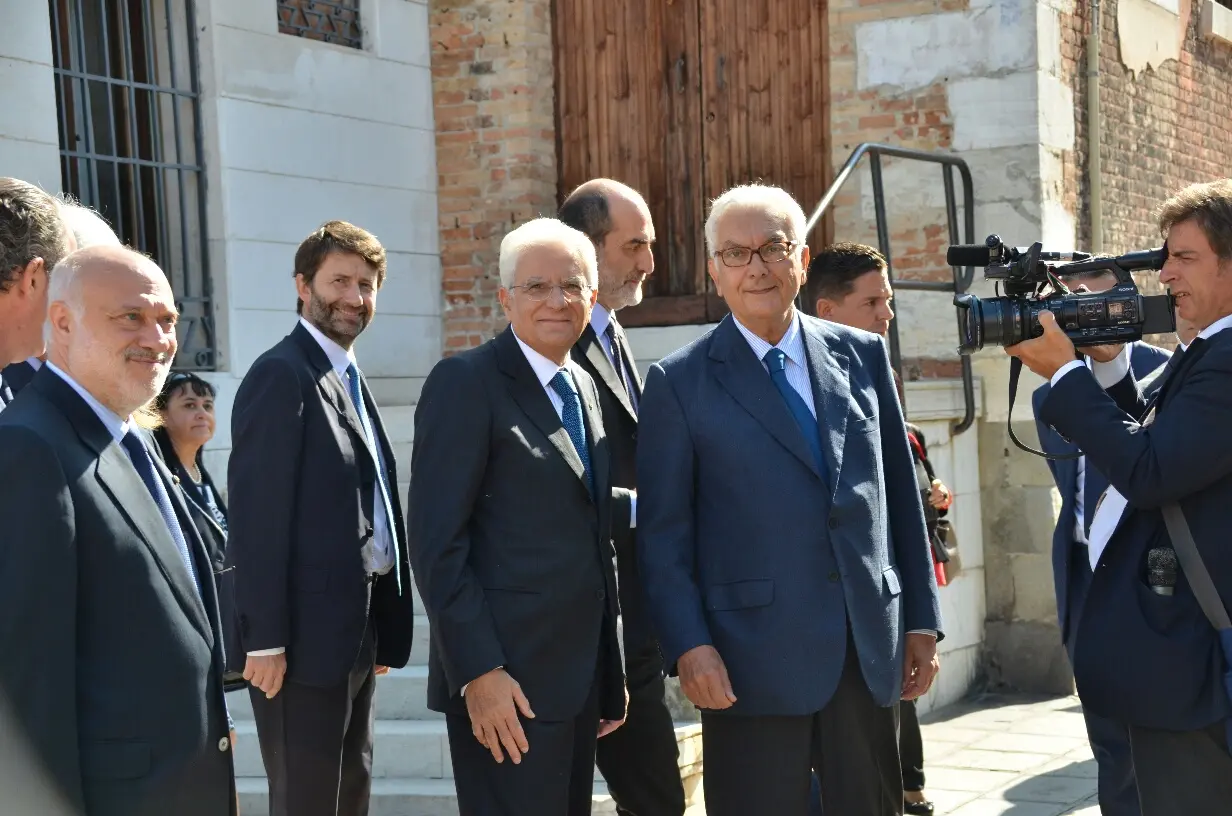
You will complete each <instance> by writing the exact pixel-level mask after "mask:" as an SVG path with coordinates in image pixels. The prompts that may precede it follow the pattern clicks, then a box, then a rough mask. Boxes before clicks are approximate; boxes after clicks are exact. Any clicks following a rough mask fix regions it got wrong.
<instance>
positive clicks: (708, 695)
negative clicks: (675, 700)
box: [676, 646, 736, 709]
mask: <svg viewBox="0 0 1232 816" xmlns="http://www.w3.org/2000/svg"><path fill="white" fill-rule="evenodd" d="M676 670H677V671H678V672H679V673H680V688H681V690H683V691H684V696H686V697H688V698H689V702H691V703H692V704H693V705H695V706H697V707H698V708H712V709H723V708H731V706H732V703H734V702H736V695H735V694H733V693H732V687H731V680H729V679H727V666H725V665H723V658H721V657H719V653H718V651H717V650H716V649H715V648H714V647H713V646H695V647H693V648H692V649H690V650H689V651H687V652H685V653H684V654H683V655H681V657H680V659H679V660H678V661H676Z"/></svg>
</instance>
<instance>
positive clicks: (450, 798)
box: [236, 778, 692, 816]
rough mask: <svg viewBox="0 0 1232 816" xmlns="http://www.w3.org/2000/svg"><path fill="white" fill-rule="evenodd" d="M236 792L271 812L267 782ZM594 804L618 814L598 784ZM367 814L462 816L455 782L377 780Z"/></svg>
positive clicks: (250, 806)
mask: <svg viewBox="0 0 1232 816" xmlns="http://www.w3.org/2000/svg"><path fill="white" fill-rule="evenodd" d="M236 788H237V789H238V790H239V795H240V812H241V813H243V814H259V813H268V812H269V804H268V789H267V787H266V784H265V780H264V779H252V778H247V779H237V780H236ZM592 801H593V803H594V804H593V806H592V810H591V813H593V814H595V815H596V816H604V814H614V813H615V812H616V803H615V802H613V801H612V797H611V796H609V795H608V793H607V788H606V787H605V786H604V785H603V784H602V783H596V784H595V791H594V795H593V800H592ZM368 812H369V814H370V816H459V813H458V802H457V794H456V792H455V790H454V786H453V780H452V779H374V780H372V801H371V806H370V810H369V811H368ZM528 816H529V815H528ZM690 816H692V815H691V814H690Z"/></svg>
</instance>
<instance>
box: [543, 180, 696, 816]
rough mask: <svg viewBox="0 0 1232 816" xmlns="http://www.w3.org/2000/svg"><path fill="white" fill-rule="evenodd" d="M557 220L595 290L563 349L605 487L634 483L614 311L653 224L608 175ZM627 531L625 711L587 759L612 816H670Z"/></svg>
mask: <svg viewBox="0 0 1232 816" xmlns="http://www.w3.org/2000/svg"><path fill="white" fill-rule="evenodd" d="M559 218H560V220H561V221H563V222H565V223H566V224H568V225H569V226H571V227H573V228H574V229H576V230H579V231H580V232H583V233H585V234H586V237H588V238H590V240H591V242H592V243H593V244H594V245H595V252H596V253H597V255H598V259H599V297H598V302H597V303H595V306H594V309H592V310H591V313H590V322H589V323H587V324H586V328H585V329H584V330H583V331H582V337H581V339H579V340H578V342H577V344H576V345H575V346H574V347H573V359H574V361H575V362H577V364H578V365H579V366H581V367H582V368H583V369H584V370H585V371H586V373H587V374H589V375H590V376H591V379H593V380H594V381H595V384H596V386H598V389H599V406H600V408H601V409H602V411H603V427H604V429H605V430H606V431H607V438H608V445H609V447H610V449H611V453H612V484H614V485H616V486H617V487H623V488H628V489H630V490H636V489H637V456H636V453H637V405H638V402H639V401H640V399H641V396H642V380H641V377H640V376H638V373H637V366H636V365H635V364H634V362H633V360H634V358H633V351H632V349H631V348H630V347H629V338H628V337H627V336H626V335H625V332H624V330H623V329H622V328H621V327H620V324H619V323H617V322H616V312H617V311H619V310H620V309H623V308H625V307H626V306H636V305H637V304H638V303H640V302H641V300H642V283H643V282H644V281H645V280H646V278H647V276H649V275H650V274H652V273H653V272H654V255H653V254H652V253H651V247H652V245H653V244H654V240H655V232H654V224H653V223H651V220H650V209H649V208H648V207H647V206H646V202H645V201H644V200H643V199H642V197H641V195H639V194H638V193H637V191H636V190H633V189H631V188H629V187H627V186H625V185H624V184H621V183H620V182H618V181H611V180H610V179H592V180H591V181H588V182H586V183H585V184H583V185H581V186H580V187H578V188H577V189H576V190H574V191H573V192H572V193H570V194H569V197H568V198H567V199H565V202H564V203H563V204H562V205H561V207H560V214H559ZM632 521H633V524H634V525H636V519H633V520H632ZM634 533H635V530H634V529H633V528H630V527H626V526H623V525H622V526H620V527H613V530H612V543H613V544H614V545H615V547H616V566H617V571H618V574H619V577H620V582H619V593H620V615H621V621H622V623H623V626H624V633H623V634H624V655H625V671H626V682H627V684H628V687H629V710H628V714H627V716H626V718H625V724H624V726H623V727H622V728H621V729H620V730H618V731H615V732H613V733H612V734H611V735H610V736H607V737H604V738H603V739H601V740H599V746H598V750H597V751H596V754H595V758H596V761H597V763H598V765H599V770H600V771H601V772H602V773H603V778H604V780H605V781H606V782H607V786H608V790H609V791H610V792H611V794H612V798H613V799H615V800H616V812H617V813H620V814H622V816H680V814H682V813H684V806H685V802H684V786H683V785H682V784H681V781H680V768H679V764H678V755H677V750H676V730H675V728H674V727H673V724H672V715H671V712H669V711H668V710H667V705H666V704H665V703H664V701H663V694H664V688H663V657H662V655H661V654H660V653H659V643H658V641H657V640H656V639H655V636H654V631H653V630H652V629H651V626H650V620H649V618H648V617H647V614H646V604H645V602H644V601H643V599H642V582H641V578H640V577H639V576H638V569H637V551H636V549H635V548H634Z"/></svg>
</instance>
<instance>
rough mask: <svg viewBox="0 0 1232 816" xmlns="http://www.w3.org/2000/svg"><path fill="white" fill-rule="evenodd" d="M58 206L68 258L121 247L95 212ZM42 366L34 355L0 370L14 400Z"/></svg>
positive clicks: (65, 201) (63, 200)
mask: <svg viewBox="0 0 1232 816" xmlns="http://www.w3.org/2000/svg"><path fill="white" fill-rule="evenodd" d="M56 204H57V206H58V207H59V209H60V221H61V223H62V225H63V228H64V232H65V244H66V245H67V252H66V253H65V254H67V253H68V252H74V251H76V250H78V249H86V248H88V247H92V246H122V244H121V242H120V239H119V237H117V236H116V234H115V232H113V231H112V229H111V227H110V226H108V225H107V222H106V221H104V220H103V217H102V216H101V215H99V214H98V213H96V212H95V211H94V210H92V209H90V208H89V207H86V206H85V205H83V204H81V203H80V202H78V201H76V200H75V199H73V198H72V197H71V196H65V195H61V196H58V197H57V198H56ZM42 366H43V355H42V354H41V353H40V354H34V355H31V356H29V357H27V358H26V359H25V360H22V361H20V362H16V363H12V364H11V365H9V366H8V367H5V368H3V370H0V381H3V382H4V385H5V386H7V388H8V390H9V392H10V393H11V394H12V396H13V397H16V396H17V395H18V394H19V393H20V392H21V389H23V388H25V387H26V386H27V385H29V384H30V380H32V379H33V378H34V375H35V373H36V372H37V371H38V370H39V369H40V368H42Z"/></svg>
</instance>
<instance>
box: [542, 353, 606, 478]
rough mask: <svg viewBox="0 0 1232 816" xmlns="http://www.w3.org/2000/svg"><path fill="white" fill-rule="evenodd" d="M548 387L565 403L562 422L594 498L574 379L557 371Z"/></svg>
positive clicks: (584, 432)
mask: <svg viewBox="0 0 1232 816" xmlns="http://www.w3.org/2000/svg"><path fill="white" fill-rule="evenodd" d="M548 385H550V386H551V387H552V390H553V391H555V392H556V396H558V397H560V401H561V402H562V403H564V404H563V405H562V406H561V412H560V413H561V417H560V421H561V424H562V425H564V426H565V432H566V433H568V434H569V441H571V442H572V443H573V449H574V450H575V451H577V455H578V458H579V459H581V460H582V469H583V470H584V471H585V472H586V484H587V485H588V486H589V487H590V494H591V495H592V496H593V495H594V494H595V478H594V474H593V473H591V471H590V448H589V447H588V446H587V445H586V426H585V425H584V424H583V423H582V400H581V399H579V398H578V393H577V389H575V388H574V387H573V378H572V377H570V376H569V375H568V374H567V373H566V372H565V371H564V369H561V370H560V371H557V372H556V376H555V377H553V378H552V379H551V381H550V382H549V383H548Z"/></svg>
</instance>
